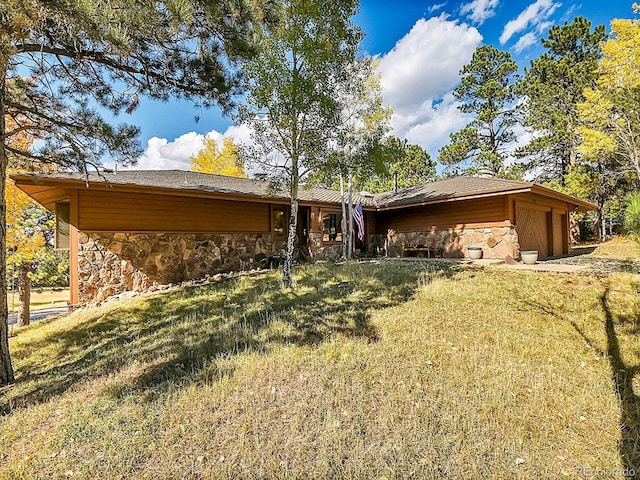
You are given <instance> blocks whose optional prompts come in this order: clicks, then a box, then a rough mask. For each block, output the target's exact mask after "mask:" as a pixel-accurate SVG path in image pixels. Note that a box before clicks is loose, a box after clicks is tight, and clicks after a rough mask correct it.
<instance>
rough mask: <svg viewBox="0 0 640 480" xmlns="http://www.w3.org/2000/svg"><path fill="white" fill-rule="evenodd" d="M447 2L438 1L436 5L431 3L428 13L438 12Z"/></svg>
mask: <svg viewBox="0 0 640 480" xmlns="http://www.w3.org/2000/svg"><path fill="white" fill-rule="evenodd" d="M446 4H447V2H443V3H436V4H434V5H431V6H430V7H429V8H427V13H434V12H437V11H438V10H440V9H442V7H444V6H445V5H446Z"/></svg>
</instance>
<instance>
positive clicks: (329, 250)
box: [309, 232, 342, 260]
mask: <svg viewBox="0 0 640 480" xmlns="http://www.w3.org/2000/svg"><path fill="white" fill-rule="evenodd" d="M322 237H323V234H322V233H318V232H315V233H314V232H310V233H309V252H310V253H311V259H312V260H338V259H339V258H340V257H341V256H342V243H331V244H327V243H322Z"/></svg>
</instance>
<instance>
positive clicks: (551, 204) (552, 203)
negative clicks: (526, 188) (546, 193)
mask: <svg viewBox="0 0 640 480" xmlns="http://www.w3.org/2000/svg"><path fill="white" fill-rule="evenodd" d="M510 198H511V199H512V201H514V202H516V203H518V202H526V203H530V204H531V206H537V207H540V208H547V209H550V208H557V209H561V210H565V211H567V210H570V208H569V205H568V204H567V202H562V201H560V200H556V199H554V198H548V197H543V196H541V195H537V194H535V193H519V194H517V195H510Z"/></svg>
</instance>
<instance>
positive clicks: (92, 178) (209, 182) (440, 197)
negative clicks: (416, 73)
mask: <svg viewBox="0 0 640 480" xmlns="http://www.w3.org/2000/svg"><path fill="white" fill-rule="evenodd" d="M15 177H23V178H24V176H23V175H15ZM27 177H29V178H30V179H31V181H32V182H34V183H39V182H41V181H45V182H46V180H47V179H49V180H62V181H68V180H71V181H75V182H82V183H84V182H85V181H88V182H89V183H90V184H93V185H94V186H96V185H98V184H103V185H104V184H109V183H110V184H113V185H133V186H141V187H149V188H154V187H155V188H165V189H175V190H183V191H184V190H193V191H200V192H209V193H212V194H216V193H217V194H223V195H224V194H230V195H240V196H247V197H263V198H264V197H267V198H273V199H274V200H279V201H281V202H282V203H285V202H286V201H287V200H288V194H287V192H286V191H284V190H278V191H273V190H270V187H269V182H267V181H263V180H255V179H248V178H236V177H226V176H222V175H213V174H208V173H197V172H187V171H183V170H124V171H120V172H100V173H96V172H92V173H90V174H89V175H88V177H87V176H86V175H85V174H83V173H77V172H76V173H70V172H66V173H64V172H61V173H47V174H33V175H27ZM514 190H522V191H527V190H528V191H532V190H535V191H536V192H538V193H540V194H542V195H547V196H554V197H557V196H560V197H562V198H563V199H565V200H566V201H569V202H573V203H574V204H576V205H580V206H581V207H582V208H586V209H588V210H589V209H594V208H597V206H595V205H591V204H590V203H588V202H584V201H583V200H579V199H577V198H574V197H570V196H568V195H564V194H561V193H559V192H554V191H553V190H549V189H548V188H545V187H542V186H540V185H536V184H534V183H529V182H518V181H515V180H503V179H499V178H487V177H454V178H450V179H447V180H440V181H438V182H431V183H425V184H423V185H416V186H413V187H407V188H402V189H400V190H398V191H397V192H385V193H379V194H376V195H371V194H367V195H361V194H358V193H354V195H353V200H354V203H358V202H361V203H362V205H363V206H364V207H369V208H380V209H385V208H399V207H401V206H404V205H415V204H426V203H438V202H442V201H449V200H455V199H463V198H469V197H474V196H484V195H492V194H500V192H503V191H504V192H506V191H514ZM299 199H300V201H301V202H311V203H333V204H339V203H340V192H338V191H335V190H329V189H326V188H305V187H301V188H300V192H299Z"/></svg>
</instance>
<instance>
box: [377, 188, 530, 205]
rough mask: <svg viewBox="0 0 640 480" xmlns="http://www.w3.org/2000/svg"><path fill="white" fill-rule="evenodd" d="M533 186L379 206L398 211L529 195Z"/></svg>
mask: <svg viewBox="0 0 640 480" xmlns="http://www.w3.org/2000/svg"><path fill="white" fill-rule="evenodd" d="M533 185H534V184H533V183H529V184H524V185H522V187H519V188H513V187H508V188H499V189H493V190H482V191H476V192H471V193H462V194H458V195H455V194H454V195H447V196H445V197H439V198H438V197H436V198H432V199H427V200H416V201H412V202H403V203H396V204H392V205H384V204H383V205H378V210H398V209H400V208H407V207H419V206H422V205H434V204H438V203H448V202H459V201H462V200H474V199H478V198H487V197H496V196H499V195H511V194H516V193H527V192H530V191H531V188H532V186H533Z"/></svg>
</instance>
